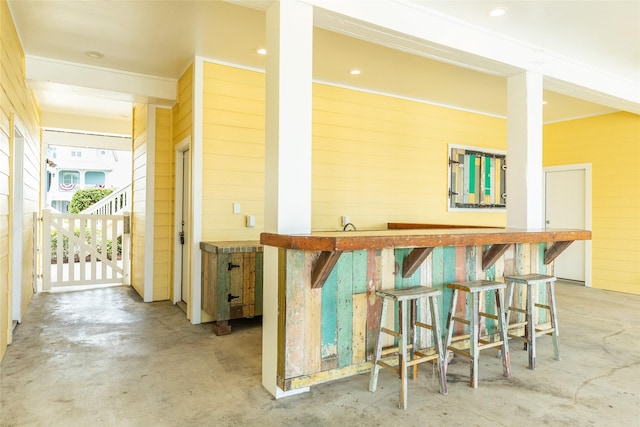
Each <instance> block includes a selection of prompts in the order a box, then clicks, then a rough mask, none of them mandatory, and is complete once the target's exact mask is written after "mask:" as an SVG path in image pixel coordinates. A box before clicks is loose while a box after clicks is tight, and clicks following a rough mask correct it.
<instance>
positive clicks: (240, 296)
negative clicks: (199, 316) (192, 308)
mask: <svg viewBox="0 0 640 427" xmlns="http://www.w3.org/2000/svg"><path fill="white" fill-rule="evenodd" d="M200 250H201V252H202V309H203V310H204V311H205V312H206V313H207V314H208V315H209V316H211V317H213V320H214V325H213V332H214V333H215V334H216V335H226V334H230V333H231V325H230V324H229V320H231V319H240V318H244V317H254V316H260V315H262V245H260V244H259V243H258V242H253V241H242V242H200Z"/></svg>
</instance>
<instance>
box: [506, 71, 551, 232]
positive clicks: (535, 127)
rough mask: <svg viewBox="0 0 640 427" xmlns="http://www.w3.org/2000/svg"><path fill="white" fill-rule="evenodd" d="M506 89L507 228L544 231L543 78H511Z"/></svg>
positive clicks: (528, 75) (519, 76) (532, 74)
mask: <svg viewBox="0 0 640 427" xmlns="http://www.w3.org/2000/svg"><path fill="white" fill-rule="evenodd" d="M507 90H508V94H507V98H508V102H507V227H511V228H524V229H539V228H544V223H543V221H544V219H543V218H544V215H543V211H542V209H543V205H544V204H543V196H544V194H543V188H542V185H543V176H542V75H540V74H536V73H532V72H524V73H522V74H518V75H516V76H513V77H510V78H509V79H508V85H507Z"/></svg>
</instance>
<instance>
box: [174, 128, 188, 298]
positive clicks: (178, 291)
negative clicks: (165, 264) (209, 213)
mask: <svg viewBox="0 0 640 427" xmlns="http://www.w3.org/2000/svg"><path fill="white" fill-rule="evenodd" d="M190 146H191V136H187V137H186V138H184V139H183V140H182V141H180V142H179V143H178V144H177V145H176V147H175V176H174V182H175V187H174V190H175V191H174V193H175V197H174V205H173V229H174V231H175V232H174V235H173V236H172V238H173V272H174V273H173V301H172V302H173V303H174V304H177V303H179V302H180V301H181V300H182V274H178V272H182V248H181V246H182V245H181V243H180V240H179V239H177V238H176V236H177V233H178V230H180V229H181V228H182V224H181V216H182V215H178V212H179V211H181V210H182V201H183V199H184V195H183V194H182V189H183V188H184V187H183V174H184V165H183V161H184V160H183V158H184V153H185V151H187V150H189V149H190Z"/></svg>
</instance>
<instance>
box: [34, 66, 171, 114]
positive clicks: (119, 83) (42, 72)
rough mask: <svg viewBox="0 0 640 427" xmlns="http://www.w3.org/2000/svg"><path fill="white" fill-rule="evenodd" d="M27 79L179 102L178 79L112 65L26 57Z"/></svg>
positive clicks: (37, 85)
mask: <svg viewBox="0 0 640 427" xmlns="http://www.w3.org/2000/svg"><path fill="white" fill-rule="evenodd" d="M25 62H26V64H25V68H26V73H25V74H26V79H27V82H28V84H29V87H30V88H32V89H43V90H58V89H60V88H61V87H71V86H73V87H75V88H76V89H75V91H76V92H82V93H83V94H91V95H93V96H98V97H101V98H106V99H114V100H118V101H127V102H140V103H150V104H156V105H165V106H167V105H168V106H170V105H173V104H174V103H175V102H176V93H177V90H176V88H177V80H176V79H169V78H165V77H156V76H150V75H144V74H138V73H131V72H126V71H120V70H114V69H110V68H100V67H94V66H89V65H84V64H78V63H72V62H64V61H57V60H53V59H50V58H43V57H36V56H29V55H27V56H26V61H25Z"/></svg>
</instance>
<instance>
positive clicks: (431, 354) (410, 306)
mask: <svg viewBox="0 0 640 427" xmlns="http://www.w3.org/2000/svg"><path fill="white" fill-rule="evenodd" d="M441 294H442V293H441V292H440V291H439V290H437V289H433V288H429V287H427V286H414V287H411V288H405V289H392V290H384V291H376V296H378V297H380V298H382V310H381V313H380V328H379V333H378V339H377V342H376V351H375V355H374V360H373V367H372V368H371V379H370V380H369V391H372V392H373V391H376V388H377V385H378V372H379V371H380V368H381V367H382V368H387V369H391V370H392V371H394V372H395V373H396V374H397V375H398V376H399V377H400V405H399V406H400V409H405V408H406V407H407V369H408V368H410V367H413V372H412V373H411V374H412V375H411V376H412V378H413V379H415V378H417V375H418V364H420V363H424V362H429V361H432V360H435V361H436V364H437V367H438V372H439V381H440V392H441V393H442V394H447V382H446V377H445V375H444V365H443V352H442V339H441V335H440V325H439V320H438V308H437V301H436V297H437V296H439V295H441ZM420 299H424V300H426V301H428V303H429V309H430V312H431V316H430V317H431V324H427V323H423V322H421V321H419V320H418V319H417V317H418V316H417V312H418V309H417V305H418V304H417V303H418V300H420ZM389 301H392V302H395V303H398V325H399V327H398V331H395V330H391V329H387V328H385V327H383V326H382V325H383V323H384V321H385V319H386V315H387V309H388V305H389ZM426 301H425V302H426ZM416 327H419V328H425V329H429V330H431V332H432V333H431V335H432V337H433V340H432V341H433V342H432V347H428V348H423V349H418V348H416V343H417V339H416ZM382 334H388V335H391V336H393V337H395V338H397V339H398V345H397V346H394V347H389V348H385V349H384V352H383V350H382V341H383V335H382ZM396 353H397V358H398V364H397V366H396V365H392V364H390V363H389V362H390V360H389V359H390V358H395V357H396V356H395V354H396Z"/></svg>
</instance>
